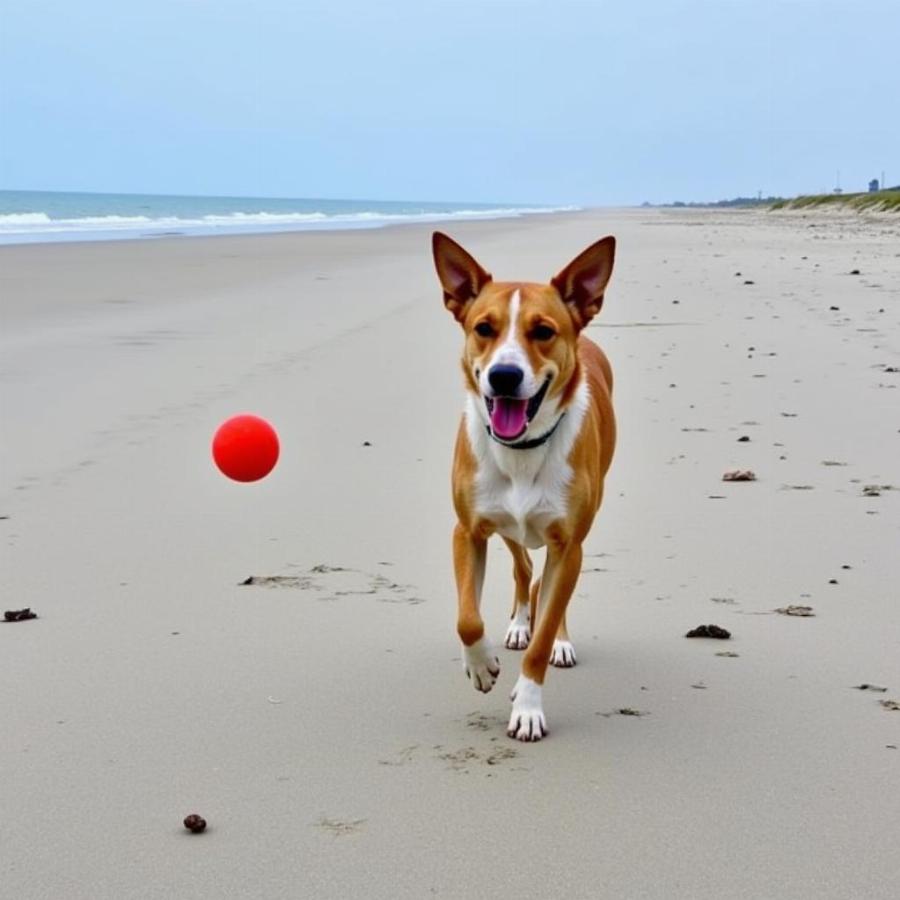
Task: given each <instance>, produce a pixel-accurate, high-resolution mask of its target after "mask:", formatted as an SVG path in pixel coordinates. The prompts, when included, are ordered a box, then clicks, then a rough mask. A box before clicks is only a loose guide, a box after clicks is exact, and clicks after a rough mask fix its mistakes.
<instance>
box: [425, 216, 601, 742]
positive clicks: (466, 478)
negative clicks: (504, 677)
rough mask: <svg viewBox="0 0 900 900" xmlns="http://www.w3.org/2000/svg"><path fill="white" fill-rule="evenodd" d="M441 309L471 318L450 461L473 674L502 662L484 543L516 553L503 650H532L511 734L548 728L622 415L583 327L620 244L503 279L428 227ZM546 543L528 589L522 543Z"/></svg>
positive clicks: (486, 681) (464, 322)
mask: <svg viewBox="0 0 900 900" xmlns="http://www.w3.org/2000/svg"><path fill="white" fill-rule="evenodd" d="M432 247H433V253H434V263H435V268H436V269H437V274H438V279H439V280H440V283H441V287H442V288H443V293H444V305H445V307H446V308H447V310H448V311H449V312H450V313H451V314H452V315H453V317H454V318H455V319H456V321H457V322H458V323H459V324H460V325H461V326H462V329H463V332H464V334H465V344H464V348H463V354H462V370H463V377H464V379H465V387H466V403H465V409H464V412H463V416H462V421H461V423H460V426H459V431H458V433H457V439H456V448H455V452H454V459H453V476H452V486H453V504H454V507H455V509H456V515H457V519H458V522H457V525H456V528H455V530H454V532H453V566H454V571H455V575H456V587H457V593H458V602H459V607H458V618H457V631H458V633H459V637H460V639H461V640H462V645H463V661H464V668H465V672H466V675H467V676H468V677H469V678H470V680H471V681H472V683H473V685H474V686H475V689H476V690H478V691H482V692H483V693H487V692H488V691H490V690H491V688H492V687H493V686H494V684H495V682H496V680H497V676H498V675H499V674H500V660H499V658H498V657H497V656H496V654H495V653H494V650H493V647H492V645H491V643H490V641H489V640H488V638H487V637H486V635H485V633H484V622H483V620H482V617H481V609H480V607H481V588H482V584H483V581H484V571H485V562H486V559H487V541H488V538H489V537H491V535H493V534H495V533H496V534H499V535H500V537H501V538H502V539H503V541H504V542H505V544H506V546H507V547H508V548H509V550H510V552H511V553H512V557H513V575H514V581H515V599H514V601H513V609H512V617H511V621H510V624H509V628H508V629H507V632H506V640H505V643H506V646H507V647H508V648H510V649H512V650H524V651H525V654H524V657H523V659H522V668H521V673H520V675H519V677H518V680H517V681H516V685H515V688H514V689H513V692H512V696H511V699H512V712H511V714H510V718H509V727H508V729H507V734H508V735H509V736H510V737H512V738H516V739H518V740H520V741H539V740H541V739H542V738H543V737H545V736H546V735H547V733H548V732H547V723H546V718H545V716H544V709H543V703H542V698H541V692H542V685H543V683H544V677H545V675H546V672H547V666H548V665H553V666H559V667H562V668H568V667H570V666H574V665H575V661H576V660H575V648H574V646H573V645H572V642H571V640H570V637H569V632H568V629H567V628H566V606H567V605H568V603H569V598H570V597H571V596H572V593H573V591H574V589H575V584H576V582H577V581H578V576H579V574H580V573H581V560H582V549H581V545H582V543H583V542H584V539H585V538H586V537H587V534H588V531H589V530H590V528H591V524H592V523H593V521H594V517H595V515H596V514H597V510H598V509H599V508H600V503H601V501H602V499H603V484H604V479H605V477H606V473H607V471H608V470H609V466H610V463H611V461H612V456H613V450H614V448H615V441H616V424H615V417H614V413H613V406H612V369H611V368H610V364H609V361H608V360H607V358H606V356H605V354H604V353H603V351H602V350H601V349H600V348H599V347H598V346H597V345H596V344H594V343H593V342H592V341H590V340H589V339H588V338H587V337H585V335H584V328H585V327H586V326H587V324H588V323H589V322H590V321H591V319H593V318H594V316H595V315H596V314H597V313H598V312H599V311H600V308H601V306H602V305H603V295H604V291H605V290H606V286H607V284H608V282H609V278H610V275H611V274H612V269H613V261H614V259H615V248H616V241H615V238H614V237H612V236H608V237H604V238H603V239H602V240H599V241H597V242H596V243H594V244H592V245H591V246H590V247H588V248H587V249H586V250H584V251H583V252H582V253H581V254H579V255H578V256H577V257H576V258H575V259H574V260H573V261H572V262H570V263H569V264H568V265H567V266H566V267H565V268H564V269H563V270H562V271H561V272H560V273H559V274H558V275H556V276H555V277H554V278H552V279H551V280H550V283H549V284H536V283H530V282H507V281H502V282H501V281H494V280H493V279H492V277H491V275H490V274H489V273H488V272H487V271H485V269H483V268H482V267H481V265H479V263H478V262H476V260H475V259H474V258H473V257H472V256H471V255H470V254H469V253H468V252H467V251H466V250H464V249H463V248H462V247H461V246H460V245H459V244H457V243H456V242H455V241H454V240H452V239H451V238H449V237H447V235H445V234H442V233H440V232H435V233H434V235H433V242H432ZM538 547H546V548H547V553H546V562H545V565H544V570H543V573H542V574H541V576H540V578H538V579H537V581H536V582H535V583H534V584H533V585H532V584H531V578H532V564H531V559H530V557H529V555H528V550H527V549H526V548H532V549H533V548H538Z"/></svg>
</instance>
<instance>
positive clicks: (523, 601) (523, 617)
mask: <svg viewBox="0 0 900 900" xmlns="http://www.w3.org/2000/svg"><path fill="white" fill-rule="evenodd" d="M503 541H504V543H505V544H506V546H507V547H509V552H510V553H512V557H513V578H514V580H515V584H516V591H515V596H514V598H513V608H512V615H511V616H510V623H509V627H508V628H507V629H506V639H505V641H504V643H505V644H506V646H507V647H508V648H509V649H510V650H524V649H525V648H526V647H527V646H528V642H529V641H530V640H531V622H532V621H533V619H532V616H531V615H530V614H529V608H528V607H529V597H528V590H529V588H530V587H531V575H532V571H533V570H532V566H531V557H530V556H529V555H528V551H527V550H526V549H525V548H524V547H523V546H522V545H521V544H517V543H516V542H515V541H511V540H509V539H508V538H503Z"/></svg>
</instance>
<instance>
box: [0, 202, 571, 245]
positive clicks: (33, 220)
mask: <svg viewBox="0 0 900 900" xmlns="http://www.w3.org/2000/svg"><path fill="white" fill-rule="evenodd" d="M576 209H578V207H575V206H564V207H554V208H547V207H496V208H491V209H451V210H446V211H438V210H422V211H419V212H404V213H391V212H380V211H378V210H362V211H359V212H352V213H331V214H329V213H325V212H287V213H274V212H265V211H262V210H260V211H258V212H241V211H235V212H230V213H227V214H223V215H222V214H220V215H215V214H209V215H204V216H199V217H196V218H184V217H180V216H156V217H151V216H119V215H108V216H81V217H78V218H68V219H67V218H59V219H54V218H52V217H51V216H50V215H48V214H47V213H45V212H28V213H8V214H5V215H4V214H0V239H2V238H4V237H14V236H16V235H21V236H26V237H27V236H31V237H35V238H39V237H40V235H60V234H64V233H70V234H88V233H91V232H97V233H103V234H110V233H120V232H121V233H128V232H135V233H136V234H137V235H145V234H154V233H159V232H168V231H182V232H186V233H195V234H216V233H222V232H225V231H228V230H233V231H235V232H238V231H253V230H266V231H270V230H275V231H277V230H280V229H284V230H292V229H297V230H302V229H304V228H329V227H334V228H352V227H373V226H378V225H388V224H398V223H403V222H409V223H413V222H440V221H445V220H455V219H498V218H515V217H518V216H523V215H536V214H542V213H543V214H546V213H553V212H569V211H574V210H576ZM51 239H52V238H51Z"/></svg>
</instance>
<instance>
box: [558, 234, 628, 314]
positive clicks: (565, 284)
mask: <svg viewBox="0 0 900 900" xmlns="http://www.w3.org/2000/svg"><path fill="white" fill-rule="evenodd" d="M615 257H616V239H615V238H614V237H613V236H612V235H609V236H608V237H605V238H602V239H601V240H599V241H597V243H596V244H591V246H590V247H588V248H587V250H583V251H582V252H581V253H579V254H578V256H576V257H575V259H573V260H572V262H570V263H569V264H568V265H567V266H566V267H565V268H564V269H563V270H562V271H561V272H560V273H559V275H557V276H556V277H555V278H552V279H551V280H550V283H551V284H552V285H553V287H555V288H556V290H557V291H559V296H560V297H562V299H563V302H564V303H565V304H566V306H568V307H569V311H570V312H571V313H572V318H573V319H574V320H575V324H576V326H577V327H578V329H579V330H580V329H582V328H584V326H585V325H587V323H588V322H590V321H591V319H593V318H594V316H596V315H597V313H598V312H600V307H601V306H603V292H604V291H605V290H606V285H607V284H608V283H609V276H610V275H612V270H613V261H614V260H615Z"/></svg>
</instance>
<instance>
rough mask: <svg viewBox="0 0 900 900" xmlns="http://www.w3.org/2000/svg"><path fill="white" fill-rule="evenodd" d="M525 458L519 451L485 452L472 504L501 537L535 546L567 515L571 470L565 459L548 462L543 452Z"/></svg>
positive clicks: (538, 545)
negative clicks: (550, 527) (551, 527)
mask: <svg viewBox="0 0 900 900" xmlns="http://www.w3.org/2000/svg"><path fill="white" fill-rule="evenodd" d="M531 453H533V451H528V454H527V455H528V456H530V455H531ZM510 454H517V455H518V456H520V457H522V458H521V459H516V458H515V457H510V456H509V455H510ZM498 456H499V457H500V458H499V459H498V458H497V457H498ZM525 457H526V454H525V453H524V452H523V451H518V450H502V451H501V452H500V453H499V454H497V455H496V456H495V454H493V453H487V454H486V455H485V457H484V458H482V459H481V460H480V465H479V470H478V475H477V477H476V480H475V504H476V510H477V512H478V514H479V516H482V517H484V518H486V519H488V520H489V521H490V522H492V523H493V525H494V526H495V527H496V529H497V531H498V532H499V533H500V534H501V535H503V537H506V538H509V539H510V540H512V541H515V542H516V543H517V544H522V545H523V546H525V547H531V548H536V547H542V546H544V544H545V543H546V541H545V538H544V534H545V530H546V528H547V526H548V525H550V524H551V523H552V522H554V521H557V520H559V519H560V518H562V517H564V516H565V514H566V495H567V488H568V483H569V480H570V478H571V469H570V468H569V466H568V465H567V463H566V462H565V461H558V462H557V461H554V462H557V464H556V465H555V466H554V465H551V464H550V463H551V460H548V459H545V458H543V454H542V455H541V458H538V459H527V458H525Z"/></svg>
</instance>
